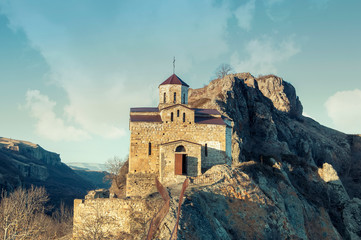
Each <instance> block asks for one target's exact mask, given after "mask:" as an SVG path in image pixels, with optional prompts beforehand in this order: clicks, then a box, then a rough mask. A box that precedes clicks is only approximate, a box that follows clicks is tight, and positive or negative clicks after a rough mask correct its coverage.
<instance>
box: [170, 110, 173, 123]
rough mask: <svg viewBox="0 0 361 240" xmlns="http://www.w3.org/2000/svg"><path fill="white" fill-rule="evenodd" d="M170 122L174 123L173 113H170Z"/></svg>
mask: <svg viewBox="0 0 361 240" xmlns="http://www.w3.org/2000/svg"><path fill="white" fill-rule="evenodd" d="M170 121H171V122H173V113H172V112H171V113H170Z"/></svg>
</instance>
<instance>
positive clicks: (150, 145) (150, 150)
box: [148, 142, 152, 156]
mask: <svg viewBox="0 0 361 240" xmlns="http://www.w3.org/2000/svg"><path fill="white" fill-rule="evenodd" d="M148 155H149V156H150V155H152V143H151V142H149V143H148Z"/></svg>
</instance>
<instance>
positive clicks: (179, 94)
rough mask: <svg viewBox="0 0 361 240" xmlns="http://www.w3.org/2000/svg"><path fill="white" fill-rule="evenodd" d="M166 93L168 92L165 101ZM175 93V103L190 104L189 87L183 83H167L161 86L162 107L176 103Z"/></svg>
mask: <svg viewBox="0 0 361 240" xmlns="http://www.w3.org/2000/svg"><path fill="white" fill-rule="evenodd" d="M164 93H165V94H166V100H165V103H164ZM174 93H176V102H175V104H188V87H186V86H183V85H175V84H167V85H161V86H159V104H160V105H161V106H162V108H163V107H166V106H168V105H173V104H174ZM184 101H185V102H184Z"/></svg>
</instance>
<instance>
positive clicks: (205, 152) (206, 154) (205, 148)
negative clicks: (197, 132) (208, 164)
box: [204, 143, 208, 157]
mask: <svg viewBox="0 0 361 240" xmlns="http://www.w3.org/2000/svg"><path fill="white" fill-rule="evenodd" d="M204 155H205V156H206V157H207V156H208V148H207V143H206V144H205V145H204Z"/></svg>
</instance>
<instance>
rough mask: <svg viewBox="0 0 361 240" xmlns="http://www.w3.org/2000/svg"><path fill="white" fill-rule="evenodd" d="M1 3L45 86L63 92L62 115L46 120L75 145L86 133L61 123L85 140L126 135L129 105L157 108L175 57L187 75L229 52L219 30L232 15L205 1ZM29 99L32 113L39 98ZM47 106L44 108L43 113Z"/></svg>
mask: <svg viewBox="0 0 361 240" xmlns="http://www.w3.org/2000/svg"><path fill="white" fill-rule="evenodd" d="M2 3H3V4H2V5H0V10H1V12H2V13H3V14H5V15H6V16H7V17H8V19H9V20H10V23H11V25H12V28H13V29H21V30H23V31H24V32H25V34H26V36H27V37H28V39H29V42H30V44H31V45H32V46H33V47H34V48H35V49H37V50H38V51H39V52H40V53H41V55H42V56H43V57H44V59H45V60H46V62H47V64H48V65H49V68H50V71H51V73H50V76H51V79H50V80H51V81H52V82H54V83H56V84H57V86H59V87H60V88H62V89H63V90H65V94H66V96H64V97H65V98H66V99H67V101H66V102H68V104H67V105H66V106H60V107H59V108H60V109H62V110H63V112H62V114H61V115H60V116H61V117H60V116H58V117H57V116H55V115H54V114H52V115H51V117H52V118H53V120H57V122H58V124H59V125H64V126H61V127H63V128H66V129H68V131H70V132H72V134H73V135H75V136H77V138H78V139H81V138H82V137H85V136H86V134H85V133H84V132H78V131H76V129H75V128H67V127H66V124H65V122H66V121H70V122H73V123H74V124H75V125H76V126H79V127H80V128H81V129H83V130H84V131H85V132H86V133H88V134H91V135H97V136H101V137H104V138H116V137H120V136H122V135H124V133H125V131H126V129H127V128H128V121H129V115H128V113H129V107H131V106H149V105H154V104H157V101H156V99H157V88H156V87H157V84H159V83H160V82H162V81H163V80H165V78H166V77H168V74H169V75H170V74H171V59H172V57H173V56H174V55H175V56H177V63H178V62H179V63H181V64H177V71H178V72H182V73H188V72H191V71H195V69H196V68H197V64H198V63H200V62H204V61H208V60H210V59H217V58H218V57H219V56H220V55H222V54H224V53H225V52H226V51H227V50H228V47H227V44H226V42H225V39H224V35H225V34H224V31H225V29H226V24H227V19H228V17H229V15H230V10H229V9H227V8H226V7H224V6H223V5H221V6H215V5H214V4H212V2H209V1H197V2H195V1H191V0H189V1H169V2H168V1H167V2H162V4H160V5H159V4H157V5H155V4H153V3H152V2H146V1H145V2H143V3H142V4H138V3H136V2H132V1H129V2H126V1H124V2H123V1H122V2H118V1H109V2H107V3H97V2H96V1H94V2H92V3H91V4H83V3H81V2H73V1H61V2H52V3H50V2H48V1H43V2H42V4H37V5H35V4H32V3H30V2H27V1H23V2H22V3H21V4H18V3H17V2H15V1H2ZM100 8H101V9H102V11H99V9H100ZM170 9H177V11H170ZM184 13H187V14H186V16H185V15H184ZM215 16H217V17H215ZM210 49H212V51H210ZM167 66H169V68H167ZM45 94H46V93H45ZM30 96H32V97H31V102H30V103H29V106H30V109H32V107H31V106H34V104H35V103H34V101H35V100H37V99H38V98H40V97H39V96H40V93H39V94H38V97H35V96H36V95H34V93H32V95H31V94H30ZM41 96H43V95H41ZM43 102H44V101H43ZM45 102H46V101H45ZM52 103H53V102H52V101H50V100H49V101H48V102H47V105H46V106H47V110H48V112H51V106H52ZM32 111H33V110H32ZM34 116H35V117H37V118H38V119H39V126H38V127H37V129H38V132H39V133H41V134H42V136H45V137H49V138H51V139H55V138H56V137H55V135H49V134H46V131H42V129H47V128H48V127H49V126H47V121H46V120H48V119H42V118H41V117H40V115H38V114H37V115H34ZM49 118H50V117H49ZM40 124H44V128H43V127H41V126H40ZM59 129H60V127H59ZM72 139H73V138H72Z"/></svg>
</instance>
